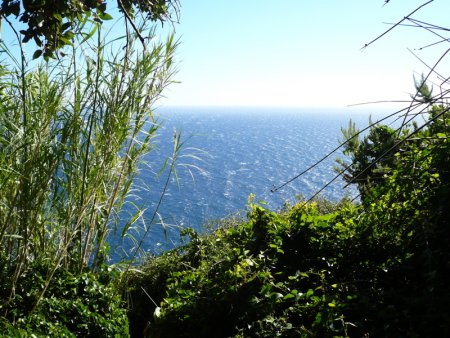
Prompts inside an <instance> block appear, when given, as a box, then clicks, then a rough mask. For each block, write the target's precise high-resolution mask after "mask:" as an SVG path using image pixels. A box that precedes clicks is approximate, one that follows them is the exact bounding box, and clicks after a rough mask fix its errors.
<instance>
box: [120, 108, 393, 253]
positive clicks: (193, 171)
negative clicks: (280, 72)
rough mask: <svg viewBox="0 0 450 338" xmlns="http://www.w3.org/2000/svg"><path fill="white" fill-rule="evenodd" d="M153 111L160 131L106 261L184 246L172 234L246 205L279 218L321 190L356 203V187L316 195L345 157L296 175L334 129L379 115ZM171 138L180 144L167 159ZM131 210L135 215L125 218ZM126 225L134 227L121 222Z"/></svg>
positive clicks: (330, 145) (323, 149)
mask: <svg viewBox="0 0 450 338" xmlns="http://www.w3.org/2000/svg"><path fill="white" fill-rule="evenodd" d="M155 114H156V116H157V121H158V125H159V126H160V127H159V129H158V132H157V136H156V137H155V138H154V139H153V141H152V144H153V146H154V149H152V150H151V151H150V152H149V153H148V154H147V155H146V156H145V157H144V159H143V163H142V165H141V166H140V170H139V173H138V175H137V176H136V179H135V183H134V185H133V189H132V194H131V196H130V198H129V199H128V200H127V202H126V203H125V207H124V208H123V210H122V212H121V213H120V215H119V216H120V219H121V220H120V227H121V228H123V227H125V226H126V227H127V229H128V235H127V236H125V237H124V238H123V239H122V240H118V239H115V240H113V241H111V243H112V247H113V255H112V256H113V259H114V260H117V259H118V257H130V253H133V252H134V250H135V249H136V247H137V246H139V247H140V249H142V250H143V251H144V252H146V253H149V254H156V255H157V254H160V253H162V252H164V251H166V250H169V249H171V248H174V247H176V246H178V245H180V244H182V243H183V240H182V237H181V236H180V230H181V229H184V228H187V227H190V228H192V229H194V230H196V231H198V232H204V231H210V230H211V228H214V224H217V220H220V219H223V218H225V217H232V216H234V217H245V215H246V212H247V210H248V202H249V198H250V199H251V200H252V201H253V202H254V203H260V204H261V205H263V206H264V207H266V208H268V209H271V210H274V211H278V210H280V209H281V208H283V206H285V205H286V204H293V203H295V202H296V201H298V200H299V198H301V196H302V197H303V198H306V199H308V198H310V197H311V196H313V195H314V194H315V193H317V192H318V191H319V190H322V189H323V190H322V191H321V192H320V195H321V196H323V197H326V198H328V199H330V200H333V201H337V200H339V199H341V198H342V197H344V196H348V197H350V198H354V197H357V192H356V189H355V187H353V186H350V187H348V188H346V189H344V185H345V184H344V182H343V180H342V179H341V178H337V179H336V180H335V181H334V182H333V183H332V184H330V185H329V186H327V187H326V188H324V187H325V186H326V185H327V183H329V182H330V181H331V180H333V178H335V176H336V172H335V171H334V170H333V167H335V166H336V158H343V159H345V158H346V157H345V155H344V154H343V153H342V150H341V149H338V150H337V151H336V152H334V153H332V154H331V155H330V156H329V157H328V158H326V159H325V160H323V161H322V162H321V163H320V164H319V165H317V166H315V167H314V168H313V169H311V170H309V171H308V172H306V173H305V174H303V175H301V176H299V177H298V178H295V177H296V176H298V175H299V174H300V173H301V172H303V171H304V170H305V169H307V168H308V167H310V166H312V165H314V164H315V163H316V162H318V161H320V160H321V159H322V158H323V157H325V156H327V155H328V154H329V153H330V152H332V151H333V150H334V149H336V148H337V146H338V145H339V144H340V142H341V141H342V133H341V128H342V127H344V128H345V127H347V126H348V124H349V121H350V119H351V120H352V121H353V122H355V123H356V125H357V126H358V127H359V128H360V129H363V128H365V127H366V126H367V125H368V124H369V116H371V117H372V120H374V121H375V120H376V119H377V118H379V117H381V116H383V114H385V113H380V112H377V111H368V110H366V109H364V110H358V109H356V110H355V109H350V108H348V109H347V108H341V109H319V108H248V107H201V108H199V107H172V108H170V107H165V108H159V109H157V110H156V112H155ZM175 139H177V140H179V144H180V145H181V146H180V147H179V149H178V150H177V153H176V158H175V161H174V162H173V158H174V155H173V154H174V152H173V150H174V140H175ZM172 162H173V163H174V164H173V166H172ZM171 168H172V170H171ZM169 174H170V175H169ZM293 178H295V179H293ZM291 180H292V181H291ZM288 182H289V183H288ZM286 183H287V184H286ZM137 210H142V211H141V212H140V213H139V217H134V218H133V216H134V215H136V212H137ZM130 219H133V221H134V223H133V222H129V223H127V222H128V221H129V220H130ZM120 227H119V232H120V230H121V229H120ZM142 236H144V239H143V240H141V238H142ZM118 237H120V236H117V234H116V237H115V238H118ZM113 238H114V237H113ZM140 242H141V243H140Z"/></svg>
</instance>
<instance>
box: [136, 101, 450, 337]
mask: <svg viewBox="0 0 450 338" xmlns="http://www.w3.org/2000/svg"><path fill="white" fill-rule="evenodd" d="M448 109H449V108H448V107H447V106H430V108H429V120H428V121H427V123H426V124H425V125H423V126H421V127H417V126H416V127H414V126H413V129H412V131H405V132H404V134H402V135H405V139H404V141H402V140H403V139H400V138H399V136H398V133H394V132H391V131H389V132H388V133H387V134H386V133H385V132H386V131H388V130H389V129H387V127H385V126H380V125H376V126H374V127H373V130H375V131H370V132H369V134H368V135H369V136H370V138H369V136H366V139H365V140H364V139H363V140H362V141H360V140H358V144H364V146H363V148H354V149H356V150H357V151H358V152H360V154H359V155H360V157H353V159H354V161H358V160H359V159H360V158H361V159H364V160H365V159H367V158H368V159H369V160H372V161H374V160H376V158H375V157H376V156H378V155H372V154H373V153H374V152H376V151H378V150H379V149H383V150H379V152H380V156H381V155H383V154H389V159H388V160H387V161H385V162H383V163H382V165H383V168H384V171H383V175H382V176H378V175H377V173H376V172H372V173H371V174H370V175H367V177H366V180H365V181H364V182H362V181H357V182H358V183H357V184H361V185H362V184H363V185H364V186H365V187H364V189H365V190H364V191H367V194H366V199H365V200H364V201H363V203H362V204H361V205H353V204H351V203H350V202H349V201H344V202H342V203H340V204H339V205H338V206H333V205H331V206H327V203H324V202H323V201H319V204H317V203H316V202H309V203H307V202H304V201H300V202H299V203H298V204H296V205H294V206H290V207H286V208H285V209H284V210H283V211H282V212H280V213H275V212H272V211H269V210H266V209H264V208H262V207H261V206H258V205H255V204H250V206H249V207H250V210H249V215H248V220H247V221H246V222H243V223H237V224H235V226H232V227H229V226H227V227H225V228H219V229H218V230H217V231H216V232H214V233H213V234H210V235H202V236H200V235H198V234H196V233H195V232H192V231H190V232H188V233H189V235H190V239H191V241H190V243H189V244H188V245H187V246H185V247H184V248H183V249H180V250H178V251H176V252H169V253H167V254H165V255H163V256H162V257H156V258H153V259H150V260H149V261H148V263H147V264H146V265H144V266H143V273H142V275H141V276H140V277H139V278H137V279H134V283H132V285H133V287H134V289H135V290H138V289H139V288H140V287H141V286H142V288H143V289H145V291H146V293H147V294H148V295H149V296H150V297H151V298H152V299H153V300H154V304H151V305H150V302H148V304H147V305H144V304H141V305H142V306H145V308H137V309H135V312H138V313H141V314H142V313H145V316H147V317H146V318H141V319H139V320H141V321H143V322H141V323H140V324H139V325H140V328H141V329H140V331H139V332H142V330H143V329H142V328H143V327H144V325H145V323H147V322H148V323H147V324H148V325H147V331H146V333H147V334H148V335H149V336H151V337H194V336H195V337H211V336H214V337H277V336H279V337H363V336H366V337H369V336H373V337H379V336H390V337H391V336H392V337H405V336H413V337H422V336H447V335H449V334H450V315H449V312H448V309H447V305H448V302H449V301H450V290H449V287H448V285H450V280H449V277H448V275H449V274H448V262H449V259H450V253H449V250H448V245H447V243H446V239H448V238H449V235H450V233H449V228H448V225H447V220H448V219H449V215H448V205H449V195H450V194H449V193H450V180H449V171H448V168H449V163H450V158H449V154H450V151H449V150H450V149H449V142H448V122H449V118H448ZM405 130H406V129H405ZM413 132H414V137H412V136H410V135H411V133H413ZM380 135H381V136H382V135H392V137H393V136H395V137H397V138H398V140H399V141H401V143H399V145H401V147H398V148H397V147H393V146H394V145H395V144H394V145H393V144H392V143H391V141H392V137H375V136H380ZM383 142H386V143H387V145H386V144H383ZM391 148H393V149H391ZM362 149H364V151H366V152H367V153H364V152H363V151H362ZM394 149H395V151H393V153H392V154H391V150H394ZM349 153H350V154H351V151H350V150H349ZM375 165H378V163H374V166H375ZM361 168H362V167H361ZM377 168H380V167H377ZM318 205H321V207H319V206H318ZM146 269H148V270H146ZM156 271H163V272H162V273H161V274H158V273H157V272H156ZM152 278H156V279H153V280H152ZM163 279H166V283H165V286H164V287H161V280H163ZM142 297H144V295H142ZM151 312H153V316H151V315H150V313H151Z"/></svg>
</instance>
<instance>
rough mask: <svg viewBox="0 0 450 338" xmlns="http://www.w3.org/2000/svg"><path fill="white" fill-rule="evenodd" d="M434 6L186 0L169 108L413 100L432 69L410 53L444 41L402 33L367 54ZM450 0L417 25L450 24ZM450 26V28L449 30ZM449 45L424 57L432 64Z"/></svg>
mask: <svg viewBox="0 0 450 338" xmlns="http://www.w3.org/2000/svg"><path fill="white" fill-rule="evenodd" d="M425 2H426V1H414V0H408V1H400V0H391V1H390V3H389V4H388V5H386V6H383V3H384V1H383V0H364V1H361V0H341V1H337V0H321V1H303V0H284V1H273V0H245V1H242V0H226V1H225V0H216V1H211V0H193V1H187V0H186V1H183V0H181V19H180V24H178V25H176V33H177V36H178V37H179V38H180V40H181V45H180V47H179V49H178V53H177V55H178V61H179V64H178V68H179V72H178V74H177V77H176V79H177V80H179V81H180V82H181V83H180V84H175V85H172V86H171V87H169V89H168V90H167V91H166V93H165V95H166V97H167V98H166V99H165V100H164V104H168V105H216V106H217V105H219V106H223V105H229V106H236V105H238V106H294V107H311V106H315V107H343V106H346V105H350V104H354V103H359V102H367V101H377V100H399V99H400V100H401V99H408V98H409V94H410V93H412V92H413V90H414V86H413V74H414V72H417V73H419V74H420V73H422V72H426V71H427V68H426V67H425V66H424V65H423V64H422V63H421V62H420V61H419V60H417V59H416V58H415V57H414V56H413V55H412V54H411V53H410V52H408V50H407V48H410V49H412V50H414V49H417V48H420V47H422V46H424V45H427V44H428V43H430V42H434V41H437V38H436V37H434V36H433V35H432V34H431V33H429V32H425V31H422V30H419V29H417V28H408V27H399V28H397V29H395V30H394V31H392V33H390V34H389V35H387V36H385V37H384V38H383V39H381V40H379V41H378V42H376V43H375V44H374V45H372V46H370V47H369V48H367V49H365V50H363V51H362V50H361V47H362V46H363V45H364V44H365V43H367V42H369V41H371V40H372V39H373V38H375V37H376V36H378V35H379V34H381V33H382V32H383V31H384V30H386V29H388V28H389V27H390V26H389V25H387V24H386V23H392V22H396V21H398V20H399V19H401V18H403V17H404V16H405V15H406V14H409V13H410V12H411V11H413V10H414V9H415V8H416V7H418V6H419V5H421V4H423V3H425ZM448 13H450V1H448V0H435V1H434V2H433V3H431V4H430V5H428V6H427V7H425V8H423V9H422V10H421V11H420V12H418V13H417V14H416V15H415V16H414V17H415V18H418V19H421V20H423V21H431V22H433V23H438V24H443V25H445V24H447V23H448ZM447 26H448V25H447ZM448 47H449V44H448V43H443V44H439V45H438V46H437V47H433V48H428V49H426V50H424V51H416V52H417V53H418V54H419V55H420V56H421V57H423V58H424V60H425V61H427V62H429V63H434V62H435V61H436V59H437V58H438V57H439V56H440V55H441V53H442V51H443V48H448Z"/></svg>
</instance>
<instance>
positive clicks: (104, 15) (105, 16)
mask: <svg viewBox="0 0 450 338" xmlns="http://www.w3.org/2000/svg"><path fill="white" fill-rule="evenodd" d="M98 17H99V18H100V19H102V20H105V21H106V20H112V19H113V17H112V16H111V15H109V14H108V13H99V14H98Z"/></svg>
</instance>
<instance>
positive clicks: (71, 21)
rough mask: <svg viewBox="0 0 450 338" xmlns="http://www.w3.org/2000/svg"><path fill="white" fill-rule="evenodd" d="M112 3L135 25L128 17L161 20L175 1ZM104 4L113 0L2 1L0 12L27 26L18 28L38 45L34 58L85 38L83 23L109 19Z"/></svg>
mask: <svg viewBox="0 0 450 338" xmlns="http://www.w3.org/2000/svg"><path fill="white" fill-rule="evenodd" d="M116 4H117V6H118V9H119V12H120V13H121V14H123V15H124V17H125V18H126V20H128V21H129V22H130V23H131V24H132V25H133V26H134V27H136V25H135V24H134V22H133V21H132V20H133V19H134V18H135V16H136V14H137V13H141V14H143V15H144V17H145V20H152V21H157V20H158V21H161V22H162V21H164V20H166V19H169V18H170V15H171V13H170V12H171V9H172V8H174V7H175V6H176V5H177V1H176V0H158V1H149V0H145V1H141V0H118V1H117V3H116ZM107 5H109V6H112V5H113V1H102V0H76V1H73V0H72V1H67V0H66V1H56V2H55V1H50V0H23V1H19V0H2V3H1V5H0V14H1V17H2V18H4V19H5V20H7V18H8V17H10V16H15V17H16V18H19V21H20V22H22V23H24V24H26V25H27V27H26V28H25V29H22V30H21V31H20V34H21V35H22V36H23V38H22V42H24V43H27V42H28V41H30V40H32V41H34V42H35V43H36V45H37V46H38V48H39V49H38V50H37V51H36V52H35V57H39V56H40V55H43V56H44V57H45V58H46V59H48V58H49V57H55V52H56V51H58V50H60V49H61V48H63V47H64V46H68V45H73V39H74V38H76V37H77V36H81V37H82V38H84V37H86V36H87V35H88V34H89V33H90V31H89V30H87V28H88V27H89V25H86V23H87V22H90V21H91V22H96V23H99V24H101V23H102V21H103V20H110V19H112V16H111V15H110V14H108V13H107V10H108V9H107ZM108 11H109V10H108ZM0 20H1V18H0ZM0 27H1V25H0ZM137 33H139V31H137Z"/></svg>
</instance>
